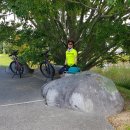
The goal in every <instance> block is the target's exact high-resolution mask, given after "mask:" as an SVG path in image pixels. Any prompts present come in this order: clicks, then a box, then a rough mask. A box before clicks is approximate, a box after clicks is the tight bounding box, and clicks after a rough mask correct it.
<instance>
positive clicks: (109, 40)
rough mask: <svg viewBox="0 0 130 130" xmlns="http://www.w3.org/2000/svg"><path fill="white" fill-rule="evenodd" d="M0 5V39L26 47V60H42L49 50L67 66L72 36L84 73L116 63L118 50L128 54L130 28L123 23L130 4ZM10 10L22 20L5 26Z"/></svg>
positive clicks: (61, 0)
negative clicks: (45, 49) (107, 63)
mask: <svg viewBox="0 0 130 130" xmlns="http://www.w3.org/2000/svg"><path fill="white" fill-rule="evenodd" d="M0 4H1V8H0V10H1V12H2V14H3V15H1V16H0V17H1V19H3V22H1V25H0V26H1V27H0V33H1V36H2V39H1V41H2V40H10V41H11V42H12V44H13V45H17V46H19V47H20V48H22V49H21V54H22V55H23V57H24V58H25V60H26V61H32V62H34V63H37V62H40V60H41V59H40V58H39V54H41V53H42V52H43V51H44V48H45V46H49V47H50V50H51V54H52V58H53V60H54V62H55V63H57V64H63V63H64V59H65V50H66V42H67V39H69V38H71V39H73V40H74V41H75V48H76V49H77V51H78V52H79V54H78V64H79V66H80V67H81V68H82V69H83V70H86V69H90V68H91V67H93V66H96V65H100V66H101V65H102V64H103V63H104V62H116V59H117V58H118V55H117V54H116V53H115V51H116V50H117V49H118V48H119V47H122V48H123V49H124V50H125V51H126V52H127V53H128V52H130V49H129V48H130V47H129V42H130V37H129V36H130V35H129V34H130V26H129V24H127V23H126V22H125V21H126V20H127V19H129V17H130V13H129V12H130V1H129V0H24V1H23V0H2V1H1V3H0ZM7 12H10V13H13V14H15V16H16V17H17V18H18V19H19V22H15V21H12V22H11V23H7V22H5V21H4V18H5V15H6V14H7ZM4 14H5V15H4ZM19 28H21V29H19Z"/></svg>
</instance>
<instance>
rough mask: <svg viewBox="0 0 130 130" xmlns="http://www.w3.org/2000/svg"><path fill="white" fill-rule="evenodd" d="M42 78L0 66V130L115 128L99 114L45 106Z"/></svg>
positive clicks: (88, 129)
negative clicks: (18, 74) (16, 73)
mask: <svg viewBox="0 0 130 130" xmlns="http://www.w3.org/2000/svg"><path fill="white" fill-rule="evenodd" d="M45 80H46V79H45V78H44V77H43V76H42V75H41V74H40V72H39V71H36V72H35V73H34V74H33V75H29V74H28V75H27V74H26V75H23V78H21V79H20V78H19V77H18V76H15V77H14V78H13V79H12V74H11V73H9V72H8V71H5V69H3V68H0V130H114V129H113V128H112V126H111V125H110V124H109V123H108V122H107V121H106V120H105V118H103V117H102V116H100V115H98V114H97V115H90V114H85V113H82V112H78V111H73V110H68V109H60V108H56V107H48V106H46V105H45V103H44V99H43V98H42V96H41V86H42V85H43V84H44V83H45Z"/></svg>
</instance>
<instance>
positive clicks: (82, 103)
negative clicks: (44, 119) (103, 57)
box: [42, 71, 124, 116]
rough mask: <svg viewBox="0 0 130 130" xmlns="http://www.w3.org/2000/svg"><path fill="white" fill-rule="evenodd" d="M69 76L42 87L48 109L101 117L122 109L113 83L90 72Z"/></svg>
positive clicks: (121, 103) (120, 99)
mask: <svg viewBox="0 0 130 130" xmlns="http://www.w3.org/2000/svg"><path fill="white" fill-rule="evenodd" d="M68 75H69V74H67V76H64V77H62V78H60V79H57V80H54V81H51V82H49V83H47V84H44V85H43V86H42V94H43V96H44V98H45V100H46V103H47V105H49V106H58V107H63V108H72V109H74V110H80V111H83V112H86V113H89V114H91V113H92V114H96V115H97V113H98V114H101V115H103V116H110V115H112V114H115V113H119V112H121V110H122V109H123V106H124V100H123V98H122V97H121V95H120V93H119V92H118V90H117V89H116V86H115V84H114V83H113V81H112V80H110V79H108V78H106V77H104V76H101V75H99V74H96V73H93V72H89V71H85V72H81V73H77V74H73V75H69V76H68Z"/></svg>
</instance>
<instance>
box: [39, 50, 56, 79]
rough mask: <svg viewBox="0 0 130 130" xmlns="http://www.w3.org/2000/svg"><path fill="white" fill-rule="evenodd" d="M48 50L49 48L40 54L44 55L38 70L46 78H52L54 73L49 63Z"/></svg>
mask: <svg viewBox="0 0 130 130" xmlns="http://www.w3.org/2000/svg"><path fill="white" fill-rule="evenodd" d="M49 51H50V50H49V49H48V50H46V51H45V52H44V53H43V54H42V56H44V57H45V59H44V61H43V62H42V63H40V71H41V73H42V74H43V75H44V76H45V77H46V78H51V79H52V80H53V78H54V75H55V69H54V67H53V65H52V64H51V63H50V60H49V54H48V53H49Z"/></svg>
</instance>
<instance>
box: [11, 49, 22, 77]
mask: <svg viewBox="0 0 130 130" xmlns="http://www.w3.org/2000/svg"><path fill="white" fill-rule="evenodd" d="M9 56H12V59H13V61H12V62H11V63H10V69H11V71H12V72H13V73H14V75H13V77H14V76H15V75H19V76H20V78H21V75H22V74H23V71H24V68H23V66H22V64H21V63H20V62H19V61H18V57H17V51H15V52H14V53H12V54H11V55H9ZM13 77H12V78H13Z"/></svg>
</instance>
